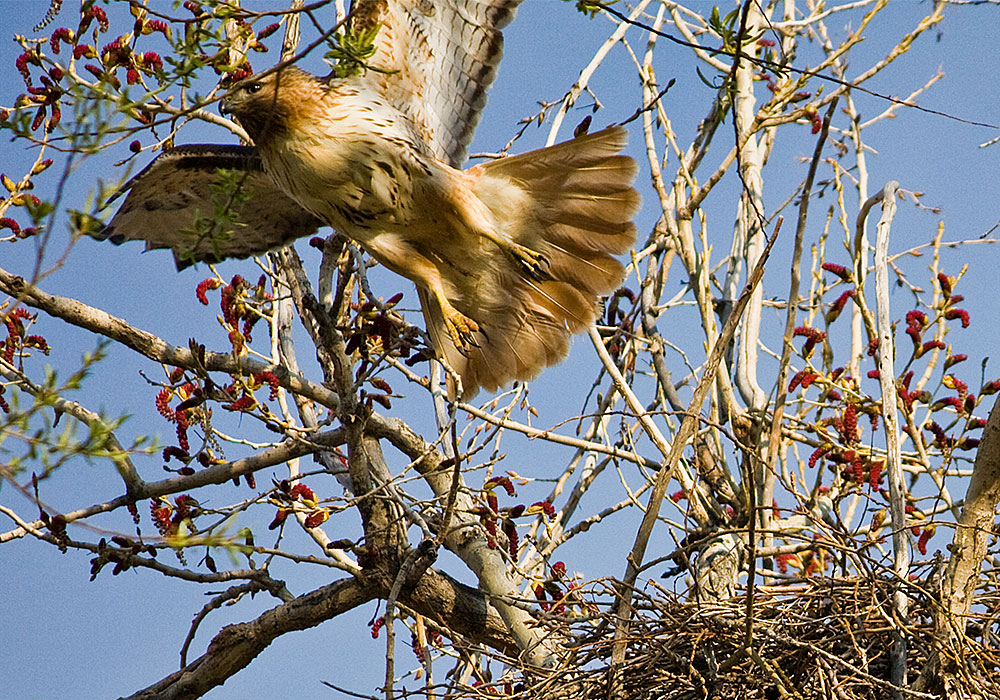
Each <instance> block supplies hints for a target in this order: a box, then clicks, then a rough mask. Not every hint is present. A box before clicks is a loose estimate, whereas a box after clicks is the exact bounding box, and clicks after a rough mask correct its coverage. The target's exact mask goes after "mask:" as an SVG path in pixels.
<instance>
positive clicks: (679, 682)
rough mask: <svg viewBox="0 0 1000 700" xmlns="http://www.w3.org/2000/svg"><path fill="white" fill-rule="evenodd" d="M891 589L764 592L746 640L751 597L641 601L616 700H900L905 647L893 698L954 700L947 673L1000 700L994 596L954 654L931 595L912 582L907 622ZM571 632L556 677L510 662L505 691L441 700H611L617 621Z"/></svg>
mask: <svg viewBox="0 0 1000 700" xmlns="http://www.w3.org/2000/svg"><path fill="white" fill-rule="evenodd" d="M892 588H893V586H892V583H891V582H890V581H889V580H887V579H881V578H874V577H873V578H870V579H857V578H853V579H832V578H814V579H804V580H801V581H797V582H794V583H786V584H784V585H781V586H759V587H757V589H756V594H755V595H754V600H753V605H752V606H751V607H750V609H749V613H750V618H749V619H751V620H752V623H751V624H750V625H749V633H748V624H747V620H748V606H747V601H746V596H745V595H743V596H738V597H735V598H733V599H731V600H727V601H722V602H720V601H712V602H710V603H708V602H702V603H699V602H693V601H690V600H683V599H681V598H679V597H678V596H676V595H674V594H672V593H669V592H667V591H664V590H662V589H660V590H659V591H658V592H656V594H655V595H646V594H641V593H636V594H635V598H634V601H633V605H634V610H635V612H634V614H633V617H632V621H631V625H630V627H629V631H628V633H627V636H626V639H627V652H626V656H625V662H624V664H623V665H622V666H621V667H620V674H619V675H618V678H619V681H620V683H621V685H620V691H621V694H620V697H624V698H629V700H633V699H635V700H667V699H669V700H681V699H687V698H705V699H711V700H729V699H730V698H731V699H733V700H744V699H751V698H785V697H790V698H801V699H802V700H811V699H812V698H823V699H833V700H854V699H855V698H865V699H870V700H876V699H879V700H881V699H882V698H890V697H893V696H894V693H893V690H894V689H893V685H892V684H891V683H890V680H889V679H890V665H891V664H890V659H891V655H890V648H891V646H892V644H893V640H894V639H897V638H900V637H901V638H902V639H903V640H904V641H905V645H906V668H907V674H908V684H907V685H908V687H906V688H903V689H902V690H901V691H899V692H898V694H896V696H897V697H902V698H925V699H928V698H941V697H947V695H946V694H945V690H944V688H945V682H944V681H943V680H942V679H943V677H944V676H943V675H942V673H941V671H940V670H941V668H942V667H945V668H947V669H948V672H949V674H950V675H948V678H950V679H951V681H949V683H950V685H949V689H950V690H951V692H952V693H954V696H955V697H963V698H968V699H970V700H971V699H982V700H987V699H995V698H1000V648H998V647H1000V595H998V592H997V591H996V590H992V591H991V592H989V593H988V594H983V593H982V589H980V592H981V595H980V596H979V597H978V598H977V601H976V604H975V605H974V606H973V615H972V621H971V622H969V624H968V626H967V630H966V637H965V639H963V640H962V642H961V645H962V646H961V648H955V643H954V642H946V641H944V640H941V639H939V637H940V636H941V635H936V634H935V625H934V610H935V608H936V607H939V605H938V603H937V602H936V600H934V598H933V596H932V595H931V594H930V593H928V590H929V588H928V586H926V585H922V584H920V583H919V582H917V583H915V584H914V585H912V586H909V587H908V588H907V595H908V598H909V606H908V607H909V610H908V615H907V620H906V621H905V622H902V621H900V620H898V619H897V617H896V616H895V615H894V612H893V605H892V594H893V593H892ZM600 597H603V596H600ZM592 609H593V608H592ZM571 620H572V618H571V617H563V618H562V621H561V625H560V624H556V623H555V621H554V620H552V619H550V620H549V623H548V624H551V625H552V627H551V629H552V631H553V633H554V634H562V635H563V638H564V639H565V637H566V635H567V633H569V636H571V637H572V638H574V642H571V644H570V646H571V647H572V648H573V650H574V651H573V653H572V654H571V655H570V656H569V657H568V658H566V659H564V661H563V663H562V664H560V668H558V669H557V670H554V671H552V672H549V673H539V672H537V670H534V671H533V670H530V669H527V668H518V665H517V664H516V662H513V661H512V660H511V659H504V661H505V662H506V663H507V668H508V669H509V672H508V673H506V674H504V677H503V678H502V679H499V680H493V681H491V682H487V683H480V684H479V685H478V686H477V687H466V690H465V691H462V692H457V693H456V692H455V690H456V689H455V687H454V686H452V688H451V689H450V690H451V692H450V693H449V692H446V693H445V694H444V697H449V698H459V697H470V698H471V697H478V698H483V697H489V696H492V697H497V696H500V697H508V698H524V699H525V700H527V699H528V698H532V699H538V698H544V699H545V700H563V699H566V700H569V699H570V698H572V700H589V699H591V698H594V699H597V698H601V699H602V700H603V699H604V698H607V697H609V690H610V686H609V679H610V674H609V669H610V668H611V658H612V650H613V646H614V636H615V632H614V626H613V624H612V621H611V618H610V615H609V614H604V615H600V616H597V617H596V618H595V617H594V616H591V617H590V618H589V620H588V621H587V622H584V623H581V622H572V621H571ZM560 626H561V629H560ZM748 639H749V640H750V643H749V644H748V643H747V642H748ZM921 674H923V677H922V678H921V677H920V676H921ZM918 678H919V681H918ZM915 681H917V682H916V683H915ZM956 691H957V692H956Z"/></svg>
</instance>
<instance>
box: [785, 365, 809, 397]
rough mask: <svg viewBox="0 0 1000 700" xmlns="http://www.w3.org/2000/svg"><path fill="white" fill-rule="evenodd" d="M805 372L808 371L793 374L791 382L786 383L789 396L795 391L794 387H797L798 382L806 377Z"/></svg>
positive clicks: (802, 370) (801, 370)
mask: <svg viewBox="0 0 1000 700" xmlns="http://www.w3.org/2000/svg"><path fill="white" fill-rule="evenodd" d="M807 371H808V370H804V369H800V370H799V371H798V372H796V373H795V376H794V377H792V381H790V382H789V383H788V393H789V394H790V393H792V392H793V391H795V387H797V386H798V385H799V382H801V381H802V377H804V376H805V375H806V372H807Z"/></svg>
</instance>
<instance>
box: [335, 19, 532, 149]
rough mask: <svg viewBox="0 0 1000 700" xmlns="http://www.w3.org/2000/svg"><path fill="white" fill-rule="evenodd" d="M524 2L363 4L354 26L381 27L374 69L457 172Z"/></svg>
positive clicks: (397, 103) (391, 95)
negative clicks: (510, 27)
mask: <svg viewBox="0 0 1000 700" xmlns="http://www.w3.org/2000/svg"><path fill="white" fill-rule="evenodd" d="M520 3H521V0H453V1H452V2H431V0H359V1H358V2H355V3H354V5H353V10H352V12H353V16H354V19H353V22H354V26H355V27H359V28H365V27H370V26H374V25H376V24H377V25H378V26H379V31H378V34H377V35H376V37H375V48H376V51H375V55H374V56H373V57H372V60H371V65H372V66H374V67H376V68H378V69H379V70H380V71H384V72H383V73H381V74H379V75H377V76H375V77H374V79H375V80H377V81H378V82H379V83H380V84H381V87H382V93H383V94H384V95H385V96H386V97H388V98H389V99H390V100H392V102H393V104H394V105H395V106H396V107H397V108H398V109H400V110H401V111H402V112H404V113H406V114H407V115H408V116H409V117H410V118H411V119H412V120H413V122H414V123H415V124H416V125H417V127H418V128H419V129H420V131H421V133H422V134H423V135H424V137H425V138H426V139H427V142H428V144H429V145H430V146H431V149H432V151H433V153H434V155H436V156H437V157H438V158H440V159H441V160H443V161H445V162H446V163H448V164H449V165H452V166H454V167H458V166H459V165H461V164H462V163H463V162H464V161H465V155H466V149H467V148H468V146H469V143H470V142H471V141H472V133H473V131H474V130H475V128H476V125H477V124H478V123H479V115H480V113H481V112H482V109H483V107H484V106H485V105H486V90H487V89H488V88H489V86H490V85H491V84H492V83H493V78H494V77H495V76H496V69H497V65H498V64H499V63H500V58H501V56H502V55H503V35H502V34H501V33H500V30H501V29H503V28H504V27H505V26H507V24H508V23H509V22H510V21H511V20H512V19H514V14H515V12H516V11H517V6H518V5H519V4H520Z"/></svg>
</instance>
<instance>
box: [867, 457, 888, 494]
mask: <svg viewBox="0 0 1000 700" xmlns="http://www.w3.org/2000/svg"><path fill="white" fill-rule="evenodd" d="M884 466H885V461H884V460H878V461H876V462H872V463H871V464H870V465H869V467H868V485H869V486H870V487H871V489H872V491H877V490H878V482H879V480H880V479H881V478H882V468H883V467H884Z"/></svg>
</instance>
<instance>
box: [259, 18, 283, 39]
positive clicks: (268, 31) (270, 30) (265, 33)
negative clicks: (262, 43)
mask: <svg viewBox="0 0 1000 700" xmlns="http://www.w3.org/2000/svg"><path fill="white" fill-rule="evenodd" d="M280 26H281V25H280V24H279V23H278V22H275V23H274V24H269V25H267V26H266V27H264V28H263V29H261V30H260V31H259V32H257V39H258V40H260V39H266V38H267V37H269V36H271V35H272V34H274V33H275V32H276V31H278V27H280Z"/></svg>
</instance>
